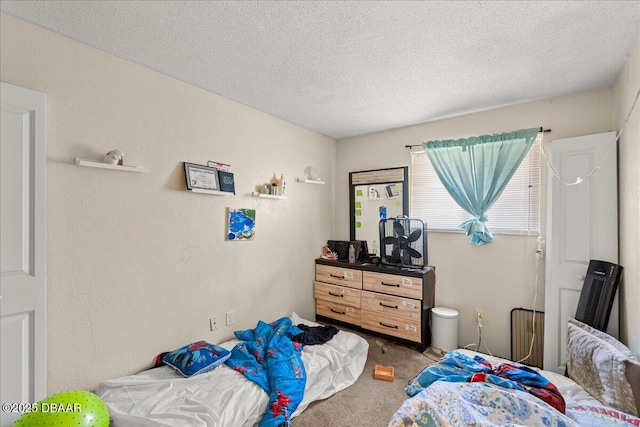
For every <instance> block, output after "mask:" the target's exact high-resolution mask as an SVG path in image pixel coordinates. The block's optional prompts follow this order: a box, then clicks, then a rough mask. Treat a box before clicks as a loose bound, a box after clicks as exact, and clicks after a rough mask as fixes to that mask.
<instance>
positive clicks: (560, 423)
mask: <svg viewBox="0 0 640 427" xmlns="http://www.w3.org/2000/svg"><path fill="white" fill-rule="evenodd" d="M504 425H520V426H531V427H537V426H539V427H579V425H578V424H577V423H575V422H574V421H573V420H571V419H570V418H568V417H567V416H565V415H563V414H561V413H560V412H558V411H556V410H555V409H554V408H552V407H551V406H550V405H548V404H547V403H545V402H543V401H542V400H540V399H538V398H537V397H535V396H533V395H531V394H529V393H527V392H523V391H520V390H515V389H506V388H502V387H500V386H497V385H495V384H489V383H457V382H456V383H453V382H447V381H436V382H434V383H433V384H432V385H430V386H429V387H427V388H425V389H424V390H422V391H421V392H420V393H418V394H416V395H415V396H414V397H412V398H410V399H407V400H405V402H404V403H403V404H402V406H401V407H400V409H398V411H397V412H396V413H395V414H394V415H393V417H392V418H391V422H390V423H389V426H393V427H408V426H416V427H436V426H438V427H440V426H487V427H491V426H504Z"/></svg>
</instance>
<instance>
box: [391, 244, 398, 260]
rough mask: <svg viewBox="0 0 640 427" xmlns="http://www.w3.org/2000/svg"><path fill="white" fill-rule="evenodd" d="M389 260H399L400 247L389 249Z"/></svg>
mask: <svg viewBox="0 0 640 427" xmlns="http://www.w3.org/2000/svg"><path fill="white" fill-rule="evenodd" d="M391 262H400V248H399V247H398V246H396V247H395V248H393V251H391Z"/></svg>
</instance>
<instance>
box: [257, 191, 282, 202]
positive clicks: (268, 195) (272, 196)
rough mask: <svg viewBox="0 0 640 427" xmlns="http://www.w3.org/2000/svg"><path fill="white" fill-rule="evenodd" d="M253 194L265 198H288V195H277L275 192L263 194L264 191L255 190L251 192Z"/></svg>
mask: <svg viewBox="0 0 640 427" xmlns="http://www.w3.org/2000/svg"><path fill="white" fill-rule="evenodd" d="M251 195H252V196H254V197H261V198H263V199H284V200H286V198H287V196H275V195H273V194H262V193H257V192H255V191H254V192H253V193H251Z"/></svg>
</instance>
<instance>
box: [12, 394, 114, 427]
mask: <svg viewBox="0 0 640 427" xmlns="http://www.w3.org/2000/svg"><path fill="white" fill-rule="evenodd" d="M30 426H65V427H74V426H78V427H109V410H108V409H107V405H105V404H104V402H103V401H102V400H101V399H100V398H99V397H98V396H96V395H95V394H93V393H91V392H88V391H84V390H68V391H63V392H61V393H57V394H53V395H51V396H49V397H47V398H45V399H42V400H41V401H40V402H38V403H37V404H35V405H33V407H32V410H31V412H27V413H25V414H24V415H22V416H21V417H20V419H18V421H16V423H15V424H14V427H30Z"/></svg>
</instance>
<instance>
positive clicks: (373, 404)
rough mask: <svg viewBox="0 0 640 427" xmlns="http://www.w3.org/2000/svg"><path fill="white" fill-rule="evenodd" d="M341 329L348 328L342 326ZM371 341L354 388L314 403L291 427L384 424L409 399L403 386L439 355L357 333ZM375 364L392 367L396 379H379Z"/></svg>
mask: <svg viewBox="0 0 640 427" xmlns="http://www.w3.org/2000/svg"><path fill="white" fill-rule="evenodd" d="M338 328H339V329H344V330H348V329H346V328H343V327H341V326H338ZM349 331H350V332H354V333H357V334H358V335H360V336H362V337H363V338H365V339H366V340H367V342H368V343H369V354H368V357H367V363H366V365H365V367H364V371H363V372H362V375H360V378H358V380H357V381H356V382H355V384H353V385H352V386H351V387H348V388H346V389H345V390H342V391H341V392H338V393H336V394H334V395H333V396H331V397H330V398H328V399H325V400H321V401H318V402H314V403H312V404H311V405H309V407H308V408H307V409H306V410H305V411H304V412H303V413H302V414H300V415H299V416H298V417H296V418H294V419H293V420H292V421H291V425H292V427H326V426H332V427H341V426H344V427H346V426H349V427H353V426H367V427H377V426H380V427H384V426H386V425H387V424H388V423H389V420H390V419H391V416H392V415H393V414H394V413H395V411H396V410H397V409H398V408H399V407H400V405H402V402H404V400H405V399H406V398H407V395H406V394H405V391H404V387H405V386H406V385H407V384H408V383H409V382H410V381H411V380H412V379H413V378H414V377H415V376H416V375H417V374H419V373H420V371H422V369H424V368H425V367H426V366H429V365H431V364H433V363H435V362H436V361H437V360H438V357H437V356H435V355H433V354H431V353H428V352H425V353H424V354H423V353H420V352H419V351H416V350H413V349H410V348H408V347H405V346H403V345H400V344H396V343H394V342H392V341H387V340H385V339H383V338H378V337H374V336H371V335H368V334H365V333H362V332H355V331H351V330H349ZM376 365H386V366H393V367H394V370H395V379H394V381H393V382H389V381H382V380H376V379H374V378H373V372H374V368H375V366H376Z"/></svg>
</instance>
